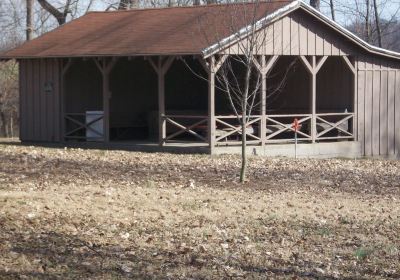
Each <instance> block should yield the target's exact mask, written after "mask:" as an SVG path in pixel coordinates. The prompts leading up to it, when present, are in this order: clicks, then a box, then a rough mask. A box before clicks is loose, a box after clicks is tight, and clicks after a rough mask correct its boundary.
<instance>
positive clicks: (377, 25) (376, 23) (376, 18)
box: [373, 0, 382, 48]
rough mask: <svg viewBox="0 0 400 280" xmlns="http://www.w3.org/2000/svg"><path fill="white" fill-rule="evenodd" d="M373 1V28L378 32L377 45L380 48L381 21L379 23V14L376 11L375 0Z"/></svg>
mask: <svg viewBox="0 0 400 280" xmlns="http://www.w3.org/2000/svg"><path fill="white" fill-rule="evenodd" d="M373 3H374V13H375V28H376V32H377V34H378V45H379V47H381V48H382V30H381V23H380V15H379V12H378V5H377V3H376V0H373Z"/></svg>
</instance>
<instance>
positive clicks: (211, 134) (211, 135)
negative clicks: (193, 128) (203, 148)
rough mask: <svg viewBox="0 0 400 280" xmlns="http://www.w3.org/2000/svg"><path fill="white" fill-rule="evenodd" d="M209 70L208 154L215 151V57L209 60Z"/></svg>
mask: <svg viewBox="0 0 400 280" xmlns="http://www.w3.org/2000/svg"><path fill="white" fill-rule="evenodd" d="M209 65H210V70H209V71H208V143H209V147H210V153H211V154H213V153H214V149H215V130H216V123H215V74H216V71H215V57H213V56H212V57H211V58H210V62H209Z"/></svg>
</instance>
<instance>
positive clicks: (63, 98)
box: [59, 58, 72, 143]
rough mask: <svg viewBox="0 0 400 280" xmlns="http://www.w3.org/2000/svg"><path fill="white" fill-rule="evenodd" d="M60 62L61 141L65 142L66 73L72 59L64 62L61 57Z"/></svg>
mask: <svg viewBox="0 0 400 280" xmlns="http://www.w3.org/2000/svg"><path fill="white" fill-rule="evenodd" d="M59 62H60V64H59V65H60V66H59V67H60V113H61V116H60V121H61V123H60V128H61V129H60V141H61V142H62V143H63V142H65V133H66V129H67V128H66V127H65V113H66V112H65V104H66V96H65V95H66V94H65V85H66V83H65V75H66V74H67V72H68V70H69V68H70V67H71V65H72V59H71V58H70V59H68V61H67V62H66V63H65V64H64V61H63V59H59Z"/></svg>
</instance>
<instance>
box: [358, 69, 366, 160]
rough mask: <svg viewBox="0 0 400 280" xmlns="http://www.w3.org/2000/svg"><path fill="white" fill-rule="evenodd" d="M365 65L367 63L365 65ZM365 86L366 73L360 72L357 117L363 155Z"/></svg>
mask: <svg viewBox="0 0 400 280" xmlns="http://www.w3.org/2000/svg"><path fill="white" fill-rule="evenodd" d="M364 65H365V63H364ZM365 85H366V72H365V71H359V72H358V78H357V86H358V90H357V95H358V97H357V101H358V103H357V116H358V124H357V128H358V132H357V135H358V138H357V140H358V141H359V142H360V143H361V150H362V151H363V153H365V143H364V142H365V135H364V132H365V122H364V117H365Z"/></svg>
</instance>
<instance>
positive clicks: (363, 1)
mask: <svg viewBox="0 0 400 280" xmlns="http://www.w3.org/2000/svg"><path fill="white" fill-rule="evenodd" d="M308 1H309V2H308ZM227 2H242V1H240V0H4V1H0V52H1V51H4V50H6V49H10V48H13V47H15V46H17V45H19V44H21V43H22V42H24V41H25V40H30V39H32V38H35V37H37V36H40V35H41V34H43V33H45V32H48V31H50V30H52V29H54V28H56V27H57V26H59V25H62V24H64V23H66V22H68V21H70V20H73V19H75V18H77V17H80V16H82V15H84V14H85V13H87V12H89V11H92V10H126V9H135V8H146V7H172V6H185V5H207V4H219V3H227ZM307 2H308V3H309V4H310V5H312V6H313V7H315V8H316V9H318V10H320V11H321V12H322V13H324V14H325V15H326V16H328V17H330V18H332V19H333V20H335V21H336V22H338V23H339V24H341V25H343V26H345V27H347V28H348V29H349V30H350V31H352V32H353V33H355V34H356V35H358V36H359V37H361V38H362V39H364V40H365V41H367V42H369V43H371V44H373V45H376V46H379V47H382V48H387V49H391V50H394V51H400V31H399V30H400V22H399V12H400V0H307ZM17 76H18V71H17V65H16V64H15V63H14V62H7V63H5V62H0V137H4V136H14V135H15V132H16V131H18V83H17V81H18V77H17ZM12 130H13V132H12Z"/></svg>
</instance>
